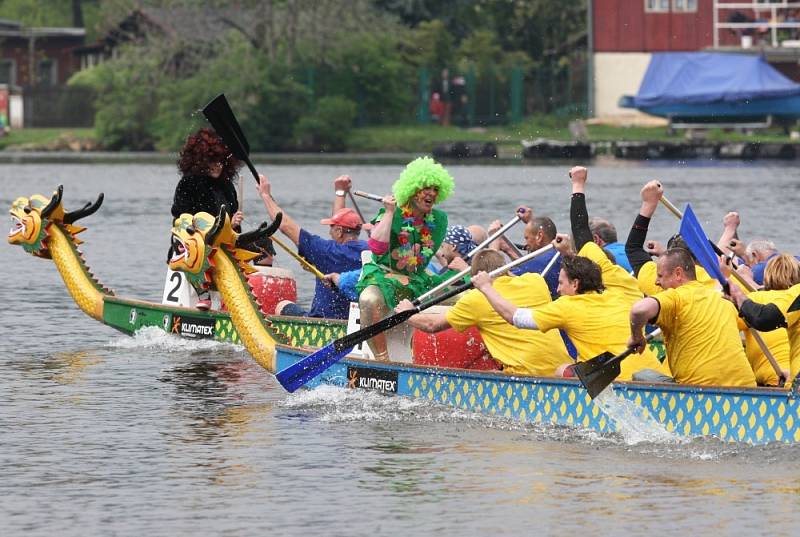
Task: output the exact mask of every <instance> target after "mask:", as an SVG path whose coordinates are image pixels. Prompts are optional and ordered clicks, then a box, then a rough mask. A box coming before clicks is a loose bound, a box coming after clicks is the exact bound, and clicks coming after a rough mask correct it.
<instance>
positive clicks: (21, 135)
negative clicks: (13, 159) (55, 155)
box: [0, 128, 96, 150]
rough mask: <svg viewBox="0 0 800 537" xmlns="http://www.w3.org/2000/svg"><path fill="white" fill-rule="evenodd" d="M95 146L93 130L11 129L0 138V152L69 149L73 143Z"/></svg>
mask: <svg viewBox="0 0 800 537" xmlns="http://www.w3.org/2000/svg"><path fill="white" fill-rule="evenodd" d="M76 142H77V143H82V144H86V143H89V144H92V145H96V139H95V134H94V129H91V128H88V129H59V128H28V129H12V130H11V132H9V133H8V134H6V135H5V136H3V137H0V150H3V149H6V148H9V147H11V148H14V147H18V148H26V149H35V148H42V149H52V150H55V149H69V148H70V147H69V145H70V144H75V143H76Z"/></svg>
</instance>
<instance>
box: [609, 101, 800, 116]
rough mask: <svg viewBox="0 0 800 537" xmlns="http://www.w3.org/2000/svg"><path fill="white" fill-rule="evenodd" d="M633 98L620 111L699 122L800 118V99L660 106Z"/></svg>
mask: <svg viewBox="0 0 800 537" xmlns="http://www.w3.org/2000/svg"><path fill="white" fill-rule="evenodd" d="M633 103H634V101H633V97H631V96H628V95H626V96H624V97H622V98H621V99H620V101H619V106H620V107H621V108H634V109H636V110H639V111H640V112H644V113H645V114H650V115H652V116H659V117H665V118H672V119H673V120H677V119H692V120H698V119H702V118H705V119H707V120H714V121H724V120H744V119H752V118H763V117H767V116H772V117H773V118H776V119H778V118H785V119H797V118H798V117H800V97H798V96H792V97H773V98H769V99H751V100H746V101H733V102H723V101H719V102H712V103H698V104H693V103H675V104H668V105H657V106H635V105H634V104H633Z"/></svg>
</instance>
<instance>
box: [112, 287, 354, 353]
mask: <svg viewBox="0 0 800 537" xmlns="http://www.w3.org/2000/svg"><path fill="white" fill-rule="evenodd" d="M102 311H103V318H102V322H103V324H106V325H108V326H110V327H112V328H116V329H117V330H119V331H121V332H124V333H126V334H131V335H132V334H135V333H136V331H138V330H140V329H142V328H145V327H156V328H160V329H162V330H164V331H165V332H169V333H171V334H174V335H177V336H181V337H187V338H204V339H212V340H214V341H220V342H224V343H233V344H236V345H241V344H242V340H241V338H240V337H239V333H238V332H237V330H236V327H235V326H234V324H233V322H232V321H231V317H230V315H229V314H228V313H225V312H218V311H208V312H203V311H199V310H196V309H191V308H181V307H175V306H168V305H166V304H156V303H154V302H144V301H141V300H133V299H126V298H120V297H115V296H108V297H105V298H104V307H103V308H102ZM266 319H267V327H268V329H269V331H270V333H271V334H272V336H273V337H274V339H275V341H277V342H280V343H284V344H287V345H291V346H293V347H321V346H323V345H326V344H327V343H328V342H330V341H332V340H334V339H337V338H339V337H341V336H343V335H344V334H345V329H346V328H347V322H345V321H341V320H338V319H313V318H300V317H283V316H271V317H267V318H266Z"/></svg>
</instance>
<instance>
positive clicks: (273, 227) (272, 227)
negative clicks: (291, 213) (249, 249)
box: [236, 213, 283, 248]
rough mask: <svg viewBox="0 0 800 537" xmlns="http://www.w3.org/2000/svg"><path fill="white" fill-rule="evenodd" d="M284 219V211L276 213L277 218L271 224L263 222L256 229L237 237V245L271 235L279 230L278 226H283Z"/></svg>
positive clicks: (238, 246) (240, 245)
mask: <svg viewBox="0 0 800 537" xmlns="http://www.w3.org/2000/svg"><path fill="white" fill-rule="evenodd" d="M282 220H283V213H278V214H276V215H275V220H273V221H272V223H271V224H268V223H267V222H262V223H261V225H260V226H258V227H257V228H256V229H254V230H252V231H248V232H246V233H242V234H241V235H239V236H238V237H236V247H237V248H240V247H242V246H243V245H246V244H251V243H253V242H255V241H256V240H258V239H260V238H262V237H271V236H272V235H274V234H275V232H276V231H278V228H279V227H281V221H282Z"/></svg>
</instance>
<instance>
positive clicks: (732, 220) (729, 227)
mask: <svg viewBox="0 0 800 537" xmlns="http://www.w3.org/2000/svg"><path fill="white" fill-rule="evenodd" d="M740 223H741V220H740V218H739V213H736V212H729V213H728V214H726V215H725V216H724V217H723V219H722V235H720V237H719V240H718V241H717V246H719V248H720V250H722V251H723V252H725V251H733V250H732V249H731V240H732V239H738V238H739V233H738V231H739V224H740Z"/></svg>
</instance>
